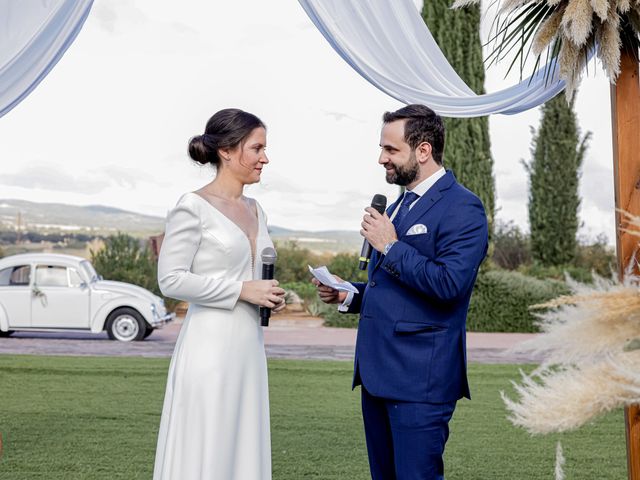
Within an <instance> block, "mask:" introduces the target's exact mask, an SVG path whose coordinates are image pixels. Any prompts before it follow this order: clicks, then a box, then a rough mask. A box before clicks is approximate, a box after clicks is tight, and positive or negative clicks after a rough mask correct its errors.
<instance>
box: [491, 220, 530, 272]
mask: <svg viewBox="0 0 640 480" xmlns="http://www.w3.org/2000/svg"><path fill="white" fill-rule="evenodd" d="M493 245H494V249H493V255H492V257H491V258H492V260H493V262H494V263H495V264H496V265H497V266H499V267H501V268H506V269H507V270H516V269H517V268H518V267H520V266H521V265H528V264H530V263H531V245H530V242H529V236H528V235H526V234H525V233H523V232H522V231H521V230H520V228H519V227H518V226H517V225H515V224H514V223H513V222H506V223H505V222H502V221H498V222H497V223H496V228H495V232H494V234H493Z"/></svg>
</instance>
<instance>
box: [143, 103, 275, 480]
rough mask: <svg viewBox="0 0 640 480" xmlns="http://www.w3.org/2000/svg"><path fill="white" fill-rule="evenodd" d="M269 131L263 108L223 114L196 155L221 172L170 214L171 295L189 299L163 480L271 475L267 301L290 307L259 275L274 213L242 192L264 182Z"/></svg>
mask: <svg viewBox="0 0 640 480" xmlns="http://www.w3.org/2000/svg"><path fill="white" fill-rule="evenodd" d="M265 147H266V130H265V126H264V124H263V123H262V122H261V121H260V119H258V118H257V117H256V116H255V115H252V114H250V113H247V112H244V111H242V110H238V109H225V110H221V111H219V112H217V113H216V114H215V115H213V117H211V118H210V119H209V121H208V122H207V125H206V128H205V133H204V134H203V135H198V136H196V137H193V138H192V139H191V141H190V143H189V155H190V156H191V158H193V160H195V161H196V162H198V163H200V164H202V165H207V164H211V165H213V166H214V167H215V169H216V170H217V174H216V177H215V179H214V180H213V181H212V182H211V183H209V184H208V185H205V186H204V187H202V188H201V189H200V190H197V191H196V192H190V193H186V194H184V195H183V196H182V197H181V198H180V200H178V203H177V205H176V206H175V208H174V209H173V210H172V211H171V212H170V213H169V215H168V218H167V225H166V231H165V237H164V241H163V243H162V248H161V251H160V258H159V260H158V283H159V285H160V289H161V290H162V293H163V294H164V295H166V296H168V297H172V298H177V299H180V300H184V301H186V302H189V304H190V305H189V310H188V312H187V316H186V318H185V320H184V324H183V325H182V329H181V331H180V335H179V337H178V340H177V343H176V346H175V350H174V352H173V357H172V359H171V365H170V367H169V375H168V379H167V388H166V392H165V398H164V406H163V409H162V419H161V421H160V430H159V433H158V444H157V450H156V459H155V468H154V473H153V478H154V480H198V479H201V480H204V479H217V480H265V479H270V478H271V441H270V432H269V396H268V386H267V362H266V358H265V352H264V343H263V336H262V328H261V327H260V323H259V315H258V307H259V306H264V307H269V308H272V309H273V310H274V311H279V310H281V309H282V308H284V305H285V303H284V290H283V289H281V288H279V287H278V282H277V281H276V280H259V278H260V272H261V268H262V267H261V261H260V252H262V250H263V249H264V248H266V247H273V243H272V242H271V239H270V238H269V234H268V232H267V223H266V218H265V214H264V212H263V211H262V208H261V207H260V205H258V203H257V202H256V201H255V200H253V199H250V198H247V197H245V196H244V195H243V188H244V186H245V185H248V184H252V183H256V182H259V181H260V174H261V172H262V169H263V168H264V166H265V165H266V164H267V163H269V160H268V159H267V157H266V155H265Z"/></svg>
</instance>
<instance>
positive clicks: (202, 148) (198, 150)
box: [189, 135, 217, 165]
mask: <svg viewBox="0 0 640 480" xmlns="http://www.w3.org/2000/svg"><path fill="white" fill-rule="evenodd" d="M189 156H190V157H191V158H192V159H193V160H194V161H196V162H198V163H199V164H201V165H206V164H207V163H210V162H209V150H207V146H206V145H205V141H204V135H196V136H195V137H193V138H191V140H189ZM216 156H217V154H216Z"/></svg>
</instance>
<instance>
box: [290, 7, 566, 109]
mask: <svg viewBox="0 0 640 480" xmlns="http://www.w3.org/2000/svg"><path fill="white" fill-rule="evenodd" d="M298 1H299V2H300V5H301V6H302V8H304V10H305V12H306V13H307V15H309V17H310V18H311V20H312V21H313V23H314V24H315V26H316V27H317V28H318V30H320V32H321V33H322V35H324V37H325V38H326V39H327V41H328V42H329V43H330V44H331V46H332V47H333V48H334V50H335V51H336V52H338V54H339V55H340V56H341V57H342V58H343V59H344V60H345V61H346V62H347V63H348V64H349V65H351V67H353V68H354V69H355V70H356V71H357V72H358V73H359V74H360V75H362V76H363V77H364V78H365V79H367V80H368V81H369V82H371V83H372V84H373V85H374V86H376V87H377V88H379V89H380V90H382V91H383V92H385V93H387V94H388V95H390V96H392V97H393V98H395V99H397V100H399V101H401V102H403V103H405V104H410V103H422V104H425V105H427V106H429V107H430V108H432V109H433V110H434V111H436V112H437V113H439V114H440V115H443V116H446V117H478V116H484V115H491V114H494V113H502V114H515V113H520V112H523V111H525V110H529V109H530V108H534V107H537V106H538V105H540V104H542V103H544V102H546V101H547V100H549V99H551V98H553V97H554V96H556V95H557V94H558V93H560V92H561V91H562V90H563V89H564V87H565V84H564V82H563V81H561V80H559V78H558V72H559V68H553V67H552V66H550V67H549V68H551V71H552V72H554V75H553V76H551V75H550V78H545V74H544V72H545V67H544V66H543V67H541V68H540V69H539V70H538V71H537V72H536V73H535V74H534V75H533V76H532V77H530V78H527V79H525V80H523V81H522V82H520V83H518V84H517V85H514V86H512V87H509V88H506V89H504V90H500V91H497V92H493V93H486V94H484V95H476V94H475V93H474V92H473V91H472V90H471V89H470V88H469V87H468V86H467V84H466V83H465V82H464V81H463V80H462V79H461V78H460V76H459V75H458V74H457V73H456V72H455V71H454V69H453V67H451V65H450V64H449V62H448V60H447V59H446V57H445V56H444V54H443V53H442V51H441V50H440V48H439V47H438V44H437V43H436V41H435V40H434V39H433V36H432V35H431V32H429V29H428V28H427V26H426V25H425V23H424V20H423V19H422V17H421V15H420V13H419V12H418V10H417V8H416V6H415V5H414V3H413V0H391V1H390V0H298ZM426 1H429V0H426Z"/></svg>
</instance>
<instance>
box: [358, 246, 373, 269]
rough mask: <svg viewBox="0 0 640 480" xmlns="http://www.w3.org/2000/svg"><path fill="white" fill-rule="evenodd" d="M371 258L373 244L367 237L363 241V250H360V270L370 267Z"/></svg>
mask: <svg viewBox="0 0 640 480" xmlns="http://www.w3.org/2000/svg"><path fill="white" fill-rule="evenodd" d="M370 258H371V244H370V243H369V242H368V241H367V240H366V239H365V240H364V242H362V250H360V258H359V260H360V263H359V264H358V268H359V269H360V270H366V269H367V267H369V259H370Z"/></svg>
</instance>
